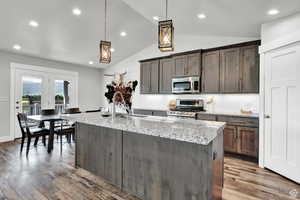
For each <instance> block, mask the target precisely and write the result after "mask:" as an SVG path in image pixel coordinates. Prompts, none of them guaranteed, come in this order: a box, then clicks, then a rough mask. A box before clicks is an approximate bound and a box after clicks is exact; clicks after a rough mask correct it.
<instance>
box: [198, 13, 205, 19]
mask: <svg viewBox="0 0 300 200" xmlns="http://www.w3.org/2000/svg"><path fill="white" fill-rule="evenodd" d="M197 17H198V18H199V19H205V18H206V15H205V14H204V13H200V14H198V15H197Z"/></svg>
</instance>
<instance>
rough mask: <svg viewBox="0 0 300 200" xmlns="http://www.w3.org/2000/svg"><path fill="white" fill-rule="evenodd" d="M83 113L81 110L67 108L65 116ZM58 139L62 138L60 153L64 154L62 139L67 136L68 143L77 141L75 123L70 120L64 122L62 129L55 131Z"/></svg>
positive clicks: (61, 124) (62, 122)
mask: <svg viewBox="0 0 300 200" xmlns="http://www.w3.org/2000/svg"><path fill="white" fill-rule="evenodd" d="M78 113H81V111H80V109H79V108H66V109H65V112H64V114H78ZM55 134H56V135H57V138H60V151H61V152H62V143H63V142H62V137H63V136H66V138H67V142H68V143H71V140H73V141H75V123H74V122H72V121H69V120H62V121H61V122H60V127H59V128H56V129H55Z"/></svg>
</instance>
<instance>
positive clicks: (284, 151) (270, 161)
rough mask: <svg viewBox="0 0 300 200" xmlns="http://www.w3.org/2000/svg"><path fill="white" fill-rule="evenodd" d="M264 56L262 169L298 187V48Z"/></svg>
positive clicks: (299, 97)
mask: <svg viewBox="0 0 300 200" xmlns="http://www.w3.org/2000/svg"><path fill="white" fill-rule="evenodd" d="M265 56H266V57H265V58H266V60H265V94H266V95H265V113H266V116H265V134H266V135H265V167H267V168H269V169H271V170H273V171H275V172H277V173H279V174H281V175H283V176H285V177H287V178H289V179H291V180H294V181H296V182H298V183H300V44H296V45H291V46H288V47H284V48H282V49H278V50H276V51H272V52H269V53H267V54H266V55H265Z"/></svg>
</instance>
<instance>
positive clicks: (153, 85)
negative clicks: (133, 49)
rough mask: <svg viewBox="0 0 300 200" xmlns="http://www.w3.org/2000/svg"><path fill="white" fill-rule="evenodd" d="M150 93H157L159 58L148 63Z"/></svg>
mask: <svg viewBox="0 0 300 200" xmlns="http://www.w3.org/2000/svg"><path fill="white" fill-rule="evenodd" d="M150 73H151V79H150V93H153V94H157V93H158V89H159V80H158V79H159V60H155V61H152V62H151V63H150Z"/></svg>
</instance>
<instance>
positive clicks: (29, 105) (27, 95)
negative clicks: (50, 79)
mask: <svg viewBox="0 0 300 200" xmlns="http://www.w3.org/2000/svg"><path fill="white" fill-rule="evenodd" d="M22 88H23V91H22V100H21V111H22V112H23V113H26V114H27V115H39V114H40V113H41V103H42V79H41V78H36V77H30V76H23V77H22Z"/></svg>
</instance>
